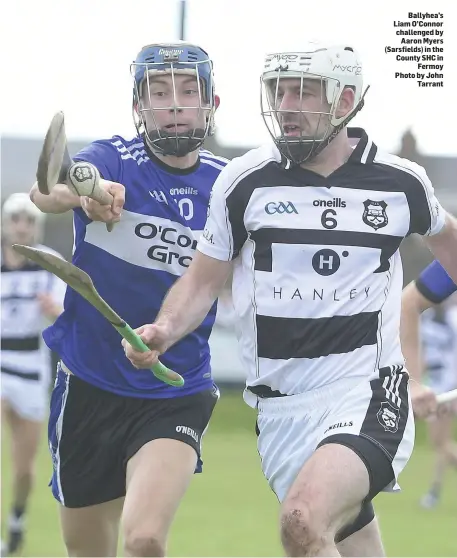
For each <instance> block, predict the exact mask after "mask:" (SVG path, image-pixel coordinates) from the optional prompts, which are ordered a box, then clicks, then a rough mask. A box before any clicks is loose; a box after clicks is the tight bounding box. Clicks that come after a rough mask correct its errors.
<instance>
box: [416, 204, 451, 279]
mask: <svg viewBox="0 0 457 558" xmlns="http://www.w3.org/2000/svg"><path fill="white" fill-rule="evenodd" d="M423 238H424V241H425V243H426V244H427V246H428V248H429V249H430V251H431V252H432V253H433V255H434V256H435V258H436V259H437V260H439V262H440V263H441V264H442V266H443V267H444V269H445V270H446V271H447V272H448V274H449V276H450V277H451V279H452V280H453V281H454V283H457V219H456V218H455V217H454V216H452V215H450V214H449V213H446V217H445V223H444V226H443V228H442V229H441V231H440V232H439V233H438V234H436V235H434V236H425V237H423Z"/></svg>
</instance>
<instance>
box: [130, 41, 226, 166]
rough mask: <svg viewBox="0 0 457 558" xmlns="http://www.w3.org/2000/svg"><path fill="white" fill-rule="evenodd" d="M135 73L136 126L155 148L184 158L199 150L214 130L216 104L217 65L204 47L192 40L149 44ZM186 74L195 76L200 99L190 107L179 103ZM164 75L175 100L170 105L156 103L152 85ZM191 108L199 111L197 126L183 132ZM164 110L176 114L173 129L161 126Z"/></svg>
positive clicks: (134, 70) (196, 119)
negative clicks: (182, 118) (181, 81)
mask: <svg viewBox="0 0 457 558" xmlns="http://www.w3.org/2000/svg"><path fill="white" fill-rule="evenodd" d="M131 73H132V76H133V78H134V90H133V118H134V122H135V126H136V128H137V131H138V134H139V135H140V136H142V137H143V139H144V140H145V142H146V143H147V145H148V146H149V147H150V148H151V149H152V150H153V151H155V152H157V153H161V154H163V155H174V156H177V157H183V156H185V155H187V154H188V153H190V152H192V151H195V150H196V149H198V148H199V147H200V146H201V145H202V144H203V142H204V140H205V139H206V137H207V136H209V135H212V134H213V133H214V112H215V109H216V104H215V93H214V78H213V65H212V62H211V60H210V59H209V57H208V55H207V53H206V52H205V51H204V50H203V49H201V48H200V47H197V46H194V45H190V44H188V43H182V44H179V43H178V44H155V45H149V46H147V47H144V48H143V49H142V50H141V52H140V53H139V55H138V56H137V58H136V60H135V62H134V63H133V64H132V65H131ZM182 75H185V76H190V77H192V78H194V79H195V83H196V87H197V91H198V101H197V102H194V103H192V104H191V105H190V106H188V105H180V104H179V102H178V101H179V98H178V97H179V96H178V90H177V89H178V88H177V82H178V80H179V78H178V77H177V76H182ZM161 77H162V78H164V79H166V80H168V81H169V86H168V87H171V95H170V98H171V101H170V103H169V104H168V105H167V106H163V105H162V104H161V105H160V106H153V102H152V101H151V97H152V96H151V87H152V85H153V84H154V82H155V80H158V79H160V78H161ZM189 110H192V111H193V112H195V116H194V118H195V126H194V127H193V128H188V129H187V130H185V131H183V132H180V131H179V120H180V115H181V114H182V113H183V111H187V112H188V111H189ZM160 111H166V112H168V113H172V114H173V120H172V123H171V124H170V126H169V129H167V127H160V124H159V122H158V114H159V112H160ZM202 121H204V124H203V125H201V126H199V125H198V124H197V122H202Z"/></svg>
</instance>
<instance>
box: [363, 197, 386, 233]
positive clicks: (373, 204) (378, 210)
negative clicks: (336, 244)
mask: <svg viewBox="0 0 457 558" xmlns="http://www.w3.org/2000/svg"><path fill="white" fill-rule="evenodd" d="M363 205H364V207H365V209H364V210H363V215H362V220H363V222H364V223H365V224H366V225H368V226H370V227H372V228H373V229H374V230H375V231H377V230H378V229H381V228H382V227H385V226H386V225H387V223H388V222H389V219H388V218H387V213H386V207H387V204H386V202H385V201H382V200H381V201H373V200H365V201H364V202H363Z"/></svg>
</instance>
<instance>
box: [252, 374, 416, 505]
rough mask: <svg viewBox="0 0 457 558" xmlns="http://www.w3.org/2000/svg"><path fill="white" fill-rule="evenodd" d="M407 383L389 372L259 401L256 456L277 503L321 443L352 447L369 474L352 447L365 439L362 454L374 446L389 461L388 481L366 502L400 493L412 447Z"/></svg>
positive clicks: (412, 439)
mask: <svg viewBox="0 0 457 558" xmlns="http://www.w3.org/2000/svg"><path fill="white" fill-rule="evenodd" d="M408 381H409V377H408V374H407V372H406V370H405V369H404V368H403V367H401V366H392V367H387V368H383V369H381V370H379V374H375V375H373V376H371V377H363V378H361V377H356V378H347V379H342V380H339V381H336V382H334V383H332V384H331V385H328V386H324V387H322V388H319V389H315V390H312V391H310V392H306V393H302V394H298V395H289V396H285V397H277V398H268V399H261V398H259V403H258V419H257V434H258V450H259V455H260V458H261V461H262V469H263V472H264V475H265V477H266V479H267V480H268V482H269V484H270V487H271V488H272V490H273V491H274V492H275V494H276V496H277V497H278V499H279V501H280V502H282V501H283V500H284V499H285V497H286V495H287V493H288V491H289V489H290V487H291V485H292V484H293V482H294V481H295V479H296V477H297V475H298V473H299V472H300V470H301V468H302V467H303V465H304V464H305V463H306V461H307V460H308V459H309V458H310V457H311V455H312V454H313V452H314V451H315V450H316V449H317V447H318V446H319V445H322V444H324V443H330V442H335V443H342V444H344V445H347V446H348V447H353V449H354V451H356V453H358V455H360V456H361V458H362V459H363V460H364V462H365V464H366V465H367V468H369V467H370V465H369V463H370V456H364V455H362V454H361V450H360V448H359V447H358V445H357V440H360V438H364V440H360V441H361V442H363V445H364V446H365V448H366V447H367V446H369V447H370V449H373V445H374V446H376V447H377V448H380V449H381V450H382V451H383V454H384V455H385V456H386V457H387V458H388V459H387V460H383V462H385V463H386V464H387V466H389V471H385V473H386V474H384V475H383V478H385V477H386V475H387V477H388V478H392V482H390V483H389V484H388V485H387V486H384V487H379V488H378V489H376V490H375V493H372V490H373V484H375V483H373V482H371V486H370V498H372V497H374V496H375V494H376V493H378V492H379V491H392V490H399V489H400V487H399V486H398V484H397V478H398V475H399V474H400V473H401V471H402V470H403V469H404V467H405V465H406V463H407V462H408V460H409V458H410V457H411V453H412V451H413V446H414V418H413V413H412V411H411V409H412V407H411V401H410V397H409V389H408ZM348 435H352V436H348ZM339 437H340V439H339ZM367 441H370V442H372V444H373V445H372V444H369V443H367ZM360 447H362V444H360ZM363 451H364V450H362V453H363ZM375 452H376V454H377V455H378V456H379V452H378V450H377V449H375ZM371 460H372V461H373V458H372V457H371ZM389 464H390V465H389ZM392 469H393V473H392ZM369 474H370V481H372V480H373V474H374V475H375V476H376V474H377V473H376V470H375V467H373V468H372V470H369Z"/></svg>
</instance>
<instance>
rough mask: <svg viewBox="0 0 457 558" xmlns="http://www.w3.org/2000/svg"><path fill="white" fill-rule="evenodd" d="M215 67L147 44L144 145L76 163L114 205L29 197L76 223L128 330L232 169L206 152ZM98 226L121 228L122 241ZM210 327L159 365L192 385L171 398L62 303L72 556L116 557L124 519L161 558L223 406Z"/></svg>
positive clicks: (180, 268) (61, 441) (63, 493)
mask: <svg viewBox="0 0 457 558" xmlns="http://www.w3.org/2000/svg"><path fill="white" fill-rule="evenodd" d="M212 66H213V65H212V62H211V60H210V58H209V57H208V54H207V53H206V52H205V51H204V50H203V49H202V48H200V47H198V46H196V45H193V44H189V43H180V42H178V43H171V44H152V45H149V46H146V47H144V48H143V49H142V50H141V52H140V53H139V54H138V56H137V58H136V60H135V62H134V63H133V64H132V74H133V78H134V93H133V113H134V119H135V124H136V127H137V131H138V135H137V136H136V137H135V138H134V139H132V140H127V139H124V138H122V137H120V136H115V137H114V138H112V139H109V140H100V141H95V142H94V143H92V144H91V145H89V146H88V147H87V148H85V149H83V150H82V151H81V152H80V153H79V154H78V155H77V156H76V157H75V158H74V159H75V160H77V161H88V162H90V163H93V164H94V165H95V166H96V167H97V168H98V170H99V171H100V174H101V176H102V178H103V179H104V180H102V181H101V185H102V186H103V188H105V189H106V190H107V191H109V192H110V193H111V194H112V195H113V196H114V201H113V204H112V206H110V207H107V206H101V205H99V204H98V203H97V202H95V201H93V200H89V199H88V198H80V197H78V196H76V195H74V194H72V193H71V192H70V191H69V190H68V188H67V187H66V186H64V185H57V186H56V187H55V188H54V189H53V190H52V194H51V195H49V196H43V195H41V194H40V193H39V191H38V189H37V187H36V185H35V186H34V187H33V188H32V191H31V197H32V199H33V201H34V202H35V203H36V204H37V206H38V207H39V208H40V209H42V210H43V211H45V212H56V213H60V212H64V211H67V210H70V209H72V210H73V212H74V227H75V248H74V253H73V263H74V264H75V265H77V266H79V267H80V268H82V269H83V270H85V271H86V272H88V273H89V275H90V276H91V277H92V279H93V282H94V284H95V286H96V288H97V290H98V291H99V292H100V294H101V296H102V297H103V298H104V299H105V300H106V301H107V302H108V303H109V304H110V305H111V306H112V307H113V308H114V309H115V310H116V311H117V312H118V313H119V314H120V315H121V316H122V317H123V318H124V319H125V320H126V321H127V322H129V323H131V324H132V325H133V324H136V326H139V325H140V324H142V323H145V322H146V321H148V320H151V319H154V318H155V316H156V315H157V312H158V311H159V308H160V305H161V302H162V299H163V297H164V296H165V294H166V293H167V291H168V290H169V289H170V287H171V286H172V285H173V283H174V282H175V281H176V279H177V278H178V277H179V276H180V275H182V274H183V273H184V271H185V270H186V269H187V268H188V266H189V264H190V262H191V261H192V258H193V256H194V252H195V247H196V244H197V238H198V237H199V235H200V233H201V231H202V230H203V227H204V224H205V219H206V215H207V209H208V201H209V196H210V192H211V188H212V186H213V183H214V181H215V180H216V178H217V176H218V175H219V173H220V172H221V170H222V169H223V168H224V166H225V164H226V160H225V159H222V158H219V157H215V156H214V155H213V154H212V153H210V152H208V151H206V150H204V149H203V148H202V146H203V142H204V141H205V138H207V137H208V136H209V135H211V134H212V133H213V131H214V113H215V110H216V108H217V106H218V104H219V99H218V97H217V96H216V95H215V90H214V82H213V67H212ZM121 211H122V216H121ZM104 222H115V223H116V225H115V226H114V230H113V231H112V232H107V231H106V228H105V225H104ZM215 314H216V307H215V305H214V306H212V308H211V309H209V312H208V315H207V316H206V317H205V319H204V321H203V323H202V324H201V325H200V326H199V327H198V328H197V330H196V331H194V332H192V333H190V334H189V335H188V336H186V337H185V338H184V339H183V340H182V341H181V343H179V344H177V345H176V346H174V347H173V348H172V349H171V350H170V351H169V352H167V354H166V355H164V356H163V363H164V364H165V365H166V366H168V367H170V368H171V369H173V370H175V371H177V372H179V373H180V374H182V375H183V376H184V379H185V385H184V387H181V388H176V387H171V386H168V385H166V384H164V383H162V382H160V381H159V380H157V379H156V378H155V377H154V376H153V374H152V372H151V371H149V370H142V371H138V370H136V369H135V368H134V367H133V366H132V365H131V363H130V362H129V361H128V359H127V358H126V356H125V354H124V351H123V349H122V346H121V344H120V337H119V334H118V333H117V332H116V331H114V330H113V328H112V327H111V325H110V324H109V323H108V322H107V321H106V320H105V319H104V318H102V317H101V316H100V315H99V313H98V312H97V311H96V310H95V309H94V308H93V307H92V306H90V304H88V303H87V302H86V301H85V300H83V299H82V298H81V297H80V296H79V295H77V294H75V293H74V292H72V291H71V290H68V292H67V296H66V299H65V311H64V313H63V314H62V316H61V317H60V319H59V320H58V321H57V322H56V324H55V325H54V326H53V327H51V328H49V329H48V330H46V331H45V334H44V335H45V340H46V342H47V343H48V345H49V347H51V348H52V349H53V350H54V351H55V352H56V353H58V354H59V355H60V357H61V363H60V365H59V371H58V376H57V381H56V385H55V388H54V392H53V395H52V405H51V418H50V422H49V443H50V446H51V451H52V456H53V462H54V475H53V478H52V492H53V494H54V497H55V498H56V499H57V500H58V501H59V502H60V504H61V507H60V512H61V521H62V528H63V534H64V539H65V543H66V546H67V550H68V553H69V555H70V556H114V555H115V554H116V549H117V539H118V530H119V520H120V517H121V514H122V528H123V539H124V550H125V555H127V556H162V555H164V554H165V552H166V542H167V536H168V531H169V528H170V525H171V522H172V520H173V517H174V515H175V512H176V510H177V508H178V505H179V503H180V501H181V499H182V497H183V496H184V493H185V492H186V489H187V487H188V485H189V482H190V481H191V479H192V476H193V473H194V471H195V472H200V471H201V467H202V461H201V455H200V451H201V438H202V436H203V434H204V432H205V430H206V428H207V426H208V422H209V419H210V417H211V414H212V411H213V408H214V406H215V404H216V402H217V399H218V396H219V394H218V390H217V388H216V387H215V385H214V383H213V380H212V375H211V366H210V355H209V346H208V337H209V335H210V332H211V328H212V325H213V322H214V318H215ZM202 318H203V317H202ZM190 331H191V330H190V329H189V332H190ZM124 497H125V500H124Z"/></svg>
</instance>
